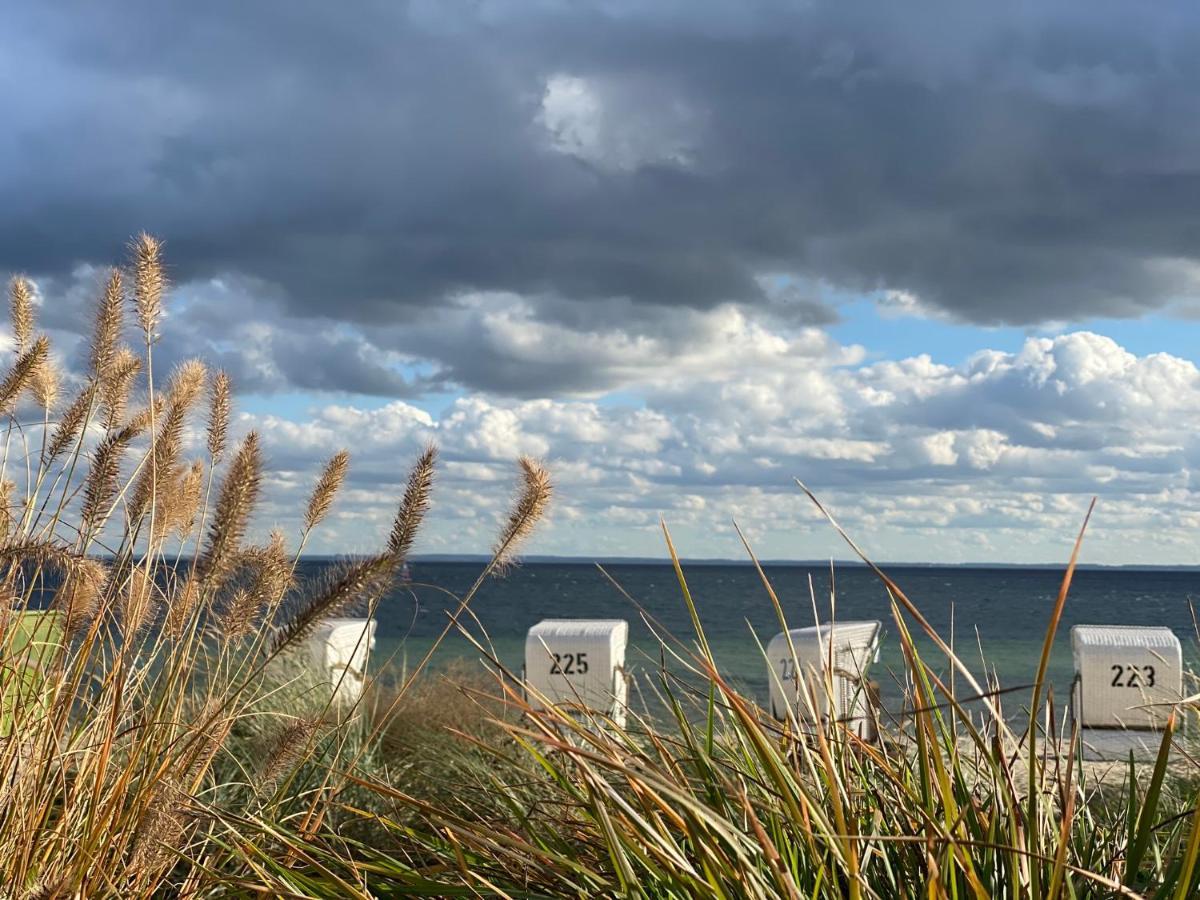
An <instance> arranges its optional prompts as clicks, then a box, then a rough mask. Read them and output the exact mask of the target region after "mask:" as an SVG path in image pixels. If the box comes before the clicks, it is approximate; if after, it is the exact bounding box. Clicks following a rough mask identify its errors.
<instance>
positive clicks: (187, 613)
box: [163, 578, 204, 640]
mask: <svg viewBox="0 0 1200 900" xmlns="http://www.w3.org/2000/svg"><path fill="white" fill-rule="evenodd" d="M203 589H204V586H203V583H202V582H201V581H200V579H198V578H188V579H186V580H185V581H184V582H183V584H182V585H181V586H180V587H179V588H178V589H176V590H175V591H172V593H171V597H170V602H169V603H168V604H167V615H166V618H165V619H164V620H163V627H164V628H165V629H166V631H167V635H168V636H169V637H171V638H174V639H176V640H178V639H179V638H181V637H183V635H184V631H185V630H186V629H187V626H188V623H189V622H191V621H192V616H193V614H194V613H195V611H196V607H197V605H198V604H199V602H200V594H201V592H202V591H203Z"/></svg>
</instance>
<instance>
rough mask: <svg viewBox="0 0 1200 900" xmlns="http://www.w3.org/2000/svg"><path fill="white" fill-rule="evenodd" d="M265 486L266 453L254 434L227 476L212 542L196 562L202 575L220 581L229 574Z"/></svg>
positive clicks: (220, 496)
mask: <svg viewBox="0 0 1200 900" xmlns="http://www.w3.org/2000/svg"><path fill="white" fill-rule="evenodd" d="M261 485H262V451H261V450H260V449H259V446H258V435H257V434H255V433H254V432H253V431H252V432H250V433H249V434H248V435H246V438H245V440H243V441H242V445H241V447H239V448H238V452H237V453H236V454H235V455H234V457H233V461H232V462H231V463H230V466H229V471H228V472H226V473H225V480H224V481H223V482H222V484H221V491H220V494H219V495H218V498H217V505H216V512H215V514H214V516H213V521H212V525H211V526H210V527H209V532H208V541H207V543H206V544H205V547H204V550H203V552H202V553H201V555H200V558H199V559H197V561H196V571H197V574H198V575H200V576H201V577H203V578H205V579H207V580H212V581H214V582H219V581H220V580H221V579H222V578H223V577H224V576H225V575H227V574H228V569H229V566H230V564H231V563H232V562H233V559H234V554H235V553H236V552H237V549H238V547H239V546H241V543H242V538H243V537H244V536H245V534H246V526H247V524H248V523H249V521H250V514H251V512H253V510H254V505H255V503H256V502H257V501H258V494H259V490H260V488H261Z"/></svg>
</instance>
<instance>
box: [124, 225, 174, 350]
mask: <svg viewBox="0 0 1200 900" xmlns="http://www.w3.org/2000/svg"><path fill="white" fill-rule="evenodd" d="M130 252H131V254H132V255H133V303H134V307H135V308H136V310H137V318H138V325H140V326H141V328H142V331H144V332H145V333H146V336H147V338H152V337H153V336H154V329H155V328H156V327H157V326H158V321H159V319H160V318H162V306H163V294H164V293H165V291H166V289H167V276H166V273H165V272H164V270H163V263H162V243H161V242H160V241H159V240H158V238H155V237H153V236H151V235H149V234H146V232H144V231H143V232H142V233H141V234H139V235H138V236H137V237H135V238H134V239H133V243H132V245H131V246H130Z"/></svg>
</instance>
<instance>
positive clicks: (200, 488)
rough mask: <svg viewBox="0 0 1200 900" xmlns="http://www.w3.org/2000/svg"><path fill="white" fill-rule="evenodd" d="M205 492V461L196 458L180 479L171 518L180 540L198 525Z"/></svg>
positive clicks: (171, 523) (172, 527)
mask: <svg viewBox="0 0 1200 900" xmlns="http://www.w3.org/2000/svg"><path fill="white" fill-rule="evenodd" d="M203 493H204V463H202V462H201V461H200V460H198V459H196V460H193V461H192V464H191V465H190V466H188V469H187V471H186V472H184V473H183V477H182V478H180V479H179V481H178V488H177V496H176V498H175V503H174V507H173V513H172V515H171V517H170V519H169V522H170V526H171V530H172V531H174V532H175V536H176V537H177V538H179V539H180V540H184V539H185V538H187V536H188V535H189V534H191V533H192V529H193V528H195V527H196V517H197V516H198V515H199V513H200V499H201V495H202V494H203Z"/></svg>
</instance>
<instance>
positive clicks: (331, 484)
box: [304, 450, 350, 531]
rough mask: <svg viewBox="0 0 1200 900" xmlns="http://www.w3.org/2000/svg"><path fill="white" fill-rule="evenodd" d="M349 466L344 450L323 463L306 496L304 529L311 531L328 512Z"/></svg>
mask: <svg viewBox="0 0 1200 900" xmlns="http://www.w3.org/2000/svg"><path fill="white" fill-rule="evenodd" d="M349 466H350V454H349V452H347V451H346V450H339V451H338V452H337V453H335V454H334V455H333V456H332V457H331V458H330V460H329V462H327V463H325V468H324V470H322V472H321V477H320V478H319V479H317V483H316V485H315V486H314V487H313V492H312V496H311V497H309V498H308V508H307V509H306V510H305V511H304V530H305V531H312V530H313V529H314V528H315V527H316V526H317V525H318V524H320V523H321V521H322V520H324V518H325V516H327V515H328V514H329V507H330V506H332V505H333V498H334V497H336V496H337V492H338V491H339V490H341V487H342V483H343V482H344V481H345V480H346V470H347V469H348V468H349Z"/></svg>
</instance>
